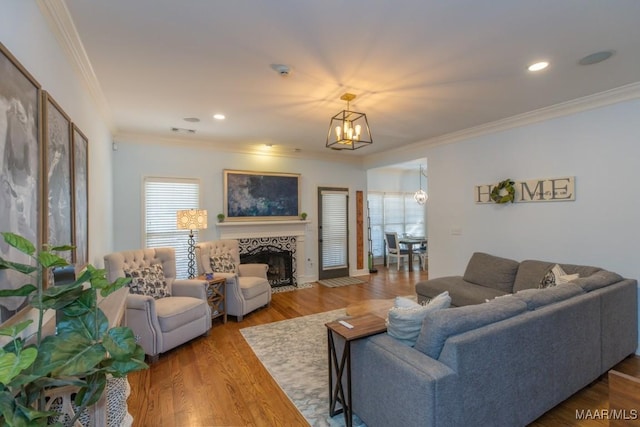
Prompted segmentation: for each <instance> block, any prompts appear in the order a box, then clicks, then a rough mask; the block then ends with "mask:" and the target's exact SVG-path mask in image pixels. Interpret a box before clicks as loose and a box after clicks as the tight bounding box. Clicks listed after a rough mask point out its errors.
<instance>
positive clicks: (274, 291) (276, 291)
mask: <svg viewBox="0 0 640 427" xmlns="http://www.w3.org/2000/svg"><path fill="white" fill-rule="evenodd" d="M308 288H313V283H300V284H298V285H296V286H293V285H285V286H274V287H272V288H271V293H272V294H279V293H282V292H291V291H297V290H298V289H308Z"/></svg>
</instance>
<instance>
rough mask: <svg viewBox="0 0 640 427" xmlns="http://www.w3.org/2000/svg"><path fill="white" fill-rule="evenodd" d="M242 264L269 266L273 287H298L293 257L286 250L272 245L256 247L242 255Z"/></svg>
mask: <svg viewBox="0 0 640 427" xmlns="http://www.w3.org/2000/svg"><path fill="white" fill-rule="evenodd" d="M240 263H241V264H250V263H260V264H267V265H268V266H269V269H268V270H267V279H268V280H269V284H270V285H271V287H279V286H296V278H295V276H294V274H293V255H292V252H291V251H289V250H286V249H282V248H278V247H276V246H272V245H265V246H259V247H255V248H253V249H250V250H248V251H247V252H245V253H241V254H240Z"/></svg>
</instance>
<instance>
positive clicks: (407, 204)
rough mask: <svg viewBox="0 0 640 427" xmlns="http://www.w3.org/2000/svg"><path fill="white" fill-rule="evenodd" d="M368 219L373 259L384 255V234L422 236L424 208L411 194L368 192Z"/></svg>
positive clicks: (423, 230)
mask: <svg viewBox="0 0 640 427" xmlns="http://www.w3.org/2000/svg"><path fill="white" fill-rule="evenodd" d="M367 201H368V202H369V218H370V220H371V240H372V248H373V250H372V252H373V256H374V257H382V256H383V255H384V232H385V231H390V232H394V231H395V232H396V233H398V235H400V236H402V235H403V234H410V235H413V236H424V235H425V234H426V229H425V226H424V206H422V205H419V204H418V203H416V201H415V200H414V199H413V193H384V192H377V191H370V192H368V193H367Z"/></svg>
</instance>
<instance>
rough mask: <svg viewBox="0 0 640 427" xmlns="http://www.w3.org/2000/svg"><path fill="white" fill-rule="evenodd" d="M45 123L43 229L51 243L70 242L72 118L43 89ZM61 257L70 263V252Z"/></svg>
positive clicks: (71, 222) (54, 244)
mask: <svg viewBox="0 0 640 427" xmlns="http://www.w3.org/2000/svg"><path fill="white" fill-rule="evenodd" d="M42 98H43V107H44V111H43V125H44V166H45V167H44V171H45V173H46V178H45V180H44V186H45V187H44V194H45V195H46V198H45V201H46V202H45V203H44V205H45V206H44V212H46V214H45V217H44V230H46V233H45V236H44V237H45V239H46V242H47V243H48V244H49V245H50V246H62V245H69V244H71V243H72V242H73V235H72V232H71V230H72V225H73V220H72V215H73V214H72V211H71V119H70V118H69V116H67V115H66V114H65V112H64V111H63V110H62V108H60V106H59V105H58V104H57V103H56V102H55V101H54V100H53V98H51V96H50V95H49V94H48V93H47V92H46V91H43V96H42ZM60 256H62V257H63V258H65V259H66V260H67V261H68V262H69V263H72V262H73V259H72V258H73V254H72V253H71V252H62V253H60Z"/></svg>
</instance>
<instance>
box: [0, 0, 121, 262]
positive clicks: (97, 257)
mask: <svg viewBox="0 0 640 427" xmlns="http://www.w3.org/2000/svg"><path fill="white" fill-rule="evenodd" d="M0 42H2V43H3V44H4V45H5V47H6V48H7V49H9V51H10V52H11V53H12V54H13V55H14V56H15V57H16V58H17V59H18V60H19V61H20V62H21V63H22V65H23V66H24V67H25V68H26V69H27V70H28V71H29V73H31V74H32V75H33V76H34V77H35V79H36V80H38V82H39V83H40V85H41V86H42V89H44V90H46V91H48V92H49V93H50V94H51V96H52V97H53V99H54V100H55V101H56V102H57V103H58V104H59V105H60V106H61V107H62V109H63V110H64V111H65V112H66V113H67V114H68V115H69V117H71V119H72V120H73V121H74V122H75V123H76V124H77V126H78V127H79V128H80V130H82V132H83V133H84V134H85V135H86V136H87V138H88V139H89V193H90V194H89V230H90V233H89V234H90V235H89V260H90V262H93V263H95V264H96V265H102V256H103V254H105V253H107V252H109V251H110V250H111V247H112V244H113V241H112V229H113V226H112V224H113V221H112V219H113V218H112V188H111V150H110V147H111V136H110V131H109V129H108V127H107V126H106V124H105V122H104V120H103V119H102V117H101V116H100V114H99V113H98V110H97V108H95V106H94V104H93V103H92V100H91V98H90V96H89V95H88V93H87V91H86V90H85V88H84V86H83V85H82V83H81V80H80V79H79V77H78V75H77V74H76V73H75V71H74V69H73V68H72V66H71V64H70V63H69V62H68V61H67V58H66V56H65V54H64V52H63V51H62V50H61V48H60V46H59V45H58V43H57V41H56V38H55V36H54V35H53V33H52V32H51V31H50V29H49V26H48V24H47V22H46V20H45V19H44V17H43V15H42V14H41V13H40V9H39V8H38V6H37V4H36V2H35V1H24V0H3V1H2V2H1V3H0Z"/></svg>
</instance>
